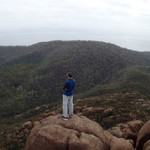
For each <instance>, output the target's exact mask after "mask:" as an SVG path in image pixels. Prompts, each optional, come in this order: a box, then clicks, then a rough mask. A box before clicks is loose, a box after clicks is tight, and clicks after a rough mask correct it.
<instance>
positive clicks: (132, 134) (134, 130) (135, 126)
mask: <svg viewBox="0 0 150 150" xmlns="http://www.w3.org/2000/svg"><path fill="white" fill-rule="evenodd" d="M143 124H144V122H143V121H140V120H134V121H130V122H128V123H127V124H118V125H117V126H116V127H112V128H110V129H109V130H108V131H109V132H110V133H111V134H112V135H114V136H116V137H118V138H124V139H129V140H130V141H131V140H132V144H133V145H135V143H136V140H137V137H138V133H139V130H140V129H141V127H142V126H143Z"/></svg>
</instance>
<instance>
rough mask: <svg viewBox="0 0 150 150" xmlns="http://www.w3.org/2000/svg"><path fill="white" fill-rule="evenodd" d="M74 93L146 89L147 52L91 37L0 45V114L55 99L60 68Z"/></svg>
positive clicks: (148, 81)
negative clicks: (68, 76) (73, 84)
mask: <svg viewBox="0 0 150 150" xmlns="http://www.w3.org/2000/svg"><path fill="white" fill-rule="evenodd" d="M67 72H72V73H73V75H74V78H75V79H76V90H75V93H76V95H75V97H76V98H77V97H88V96H93V95H99V94H105V93H106V94H107V93H123V92H133V91H137V92H140V93H145V94H146V93H149V92H150V86H149V85H150V52H136V51H131V50H128V49H124V48H121V47H118V46H116V45H113V44H109V43H104V42H94V41H93V42H92V41H70V42H66V41H53V42H41V43H37V44H34V45H31V46H16V47H4V46H3V47H0V118H6V117H10V116H14V115H17V114H19V113H22V112H24V111H26V110H28V109H30V108H33V107H36V106H39V105H42V104H48V103H55V102H58V101H59V100H61V97H62V93H63V91H62V86H63V84H64V82H65V80H66V73H67Z"/></svg>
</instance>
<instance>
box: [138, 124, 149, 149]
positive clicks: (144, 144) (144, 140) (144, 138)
mask: <svg viewBox="0 0 150 150" xmlns="http://www.w3.org/2000/svg"><path fill="white" fill-rule="evenodd" d="M149 149H150V121H148V122H147V123H145V124H144V125H143V127H142V128H141V129H140V131H139V134H138V138H137V142H136V150H149Z"/></svg>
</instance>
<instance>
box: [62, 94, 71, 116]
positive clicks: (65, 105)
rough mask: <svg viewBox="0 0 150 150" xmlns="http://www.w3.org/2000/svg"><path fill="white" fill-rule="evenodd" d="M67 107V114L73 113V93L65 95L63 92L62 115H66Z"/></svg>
mask: <svg viewBox="0 0 150 150" xmlns="http://www.w3.org/2000/svg"><path fill="white" fill-rule="evenodd" d="M68 109H69V115H73V95H72V96H66V95H64V94H63V116H64V117H68Z"/></svg>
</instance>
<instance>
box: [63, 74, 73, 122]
mask: <svg viewBox="0 0 150 150" xmlns="http://www.w3.org/2000/svg"><path fill="white" fill-rule="evenodd" d="M74 88H75V79H73V76H72V74H71V73H67V81H66V83H65V84H64V87H63V90H64V94H63V116H62V117H61V118H62V119H63V120H68V108H69V116H70V117H73V95H74Z"/></svg>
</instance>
